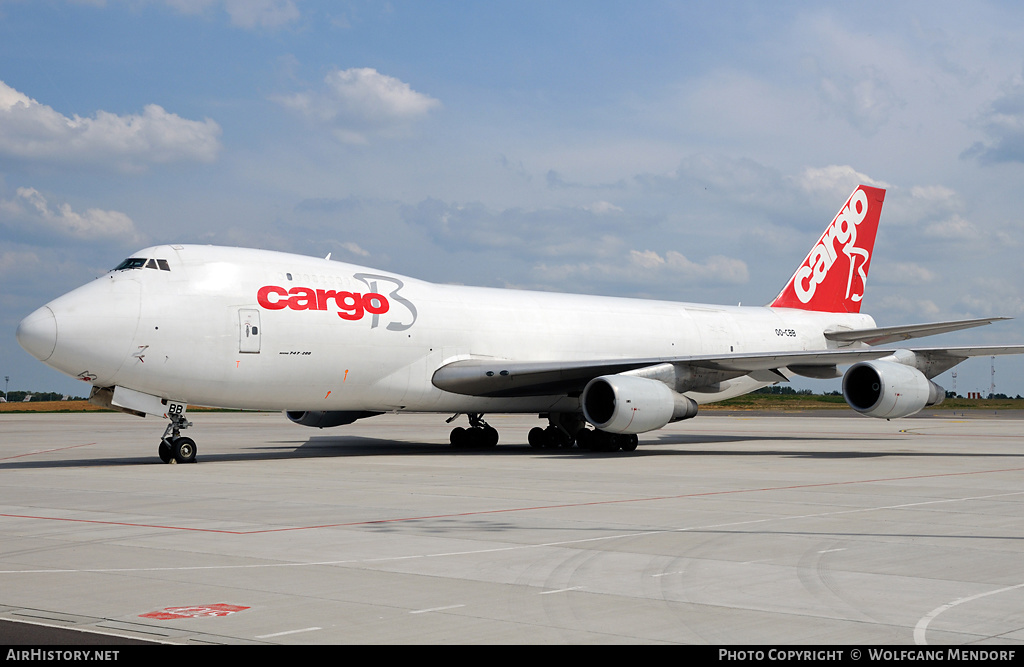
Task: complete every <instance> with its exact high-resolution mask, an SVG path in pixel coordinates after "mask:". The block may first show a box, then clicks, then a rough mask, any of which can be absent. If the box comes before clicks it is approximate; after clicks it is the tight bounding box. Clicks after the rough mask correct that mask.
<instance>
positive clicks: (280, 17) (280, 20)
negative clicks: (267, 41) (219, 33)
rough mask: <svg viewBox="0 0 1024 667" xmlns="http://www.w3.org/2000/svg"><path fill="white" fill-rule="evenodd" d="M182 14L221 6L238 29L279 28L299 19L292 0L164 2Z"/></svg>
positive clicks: (199, 12)
mask: <svg viewBox="0 0 1024 667" xmlns="http://www.w3.org/2000/svg"><path fill="white" fill-rule="evenodd" d="M166 2H167V4H168V5H170V6H171V7H173V8H174V9H176V10H178V11H179V12H181V13H183V14H202V13H203V12H205V11H207V10H208V9H210V8H211V7H214V6H217V5H221V6H223V8H224V11H225V12H227V14H228V16H229V17H230V18H231V24H232V25H234V26H237V27H239V28H245V29H247V30H252V29H254V28H280V27H281V26H284V25H287V24H289V23H292V22H294V21H298V20H299V18H300V14H299V9H298V7H296V5H295V2H294V0H166Z"/></svg>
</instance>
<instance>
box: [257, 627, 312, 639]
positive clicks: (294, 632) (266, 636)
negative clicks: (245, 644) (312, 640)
mask: <svg viewBox="0 0 1024 667" xmlns="http://www.w3.org/2000/svg"><path fill="white" fill-rule="evenodd" d="M314 630H323V628H302V629H301V630H285V631H284V632H275V633H273V634H269V635H256V639H270V638H271V637H283V636H285V635H297V634H298V633H300V632H313V631H314Z"/></svg>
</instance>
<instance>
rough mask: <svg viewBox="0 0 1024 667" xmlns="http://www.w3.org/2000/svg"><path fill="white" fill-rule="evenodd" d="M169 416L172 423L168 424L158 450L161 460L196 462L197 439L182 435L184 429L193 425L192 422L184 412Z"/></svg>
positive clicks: (167, 461) (165, 461)
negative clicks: (186, 417)
mask: <svg viewBox="0 0 1024 667" xmlns="http://www.w3.org/2000/svg"><path fill="white" fill-rule="evenodd" d="M169 418H170V420H171V423H170V424H168V425H167V429H166V430H165V431H164V437H162V438H161V439H160V447H159V449H158V450H157V453H158V454H159V455H160V460H161V461H163V462H164V463H195V462H196V441H195V440H193V439H192V438H186V437H184V436H182V435H181V431H182V429H186V428H188V427H189V426H191V425H192V422H190V421H188V420H187V419H185V415H184V414H174V415H170V416H169Z"/></svg>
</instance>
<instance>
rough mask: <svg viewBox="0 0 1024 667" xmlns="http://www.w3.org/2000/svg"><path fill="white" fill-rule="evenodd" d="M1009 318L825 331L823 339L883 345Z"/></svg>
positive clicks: (986, 318)
mask: <svg viewBox="0 0 1024 667" xmlns="http://www.w3.org/2000/svg"><path fill="white" fill-rule="evenodd" d="M1008 319H1011V318H1009V317H985V318H981V319H976V320H954V321H949V322H931V323H928V324H905V325H901V326H896V327H878V328H875V329H854V330H852V331H826V332H825V338H827V339H828V340H832V341H836V342H837V343H866V344H868V345H884V344H885V343H895V342H898V341H901V340H908V339H910V338H920V337H922V336H934V335H936V334H942V333H949V332H950V331H959V330H960V329H970V328H972V327H980V326H984V325H986V324H991V323H992V322H998V321H1000V320H1008Z"/></svg>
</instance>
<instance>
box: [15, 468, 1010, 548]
mask: <svg viewBox="0 0 1024 667" xmlns="http://www.w3.org/2000/svg"><path fill="white" fill-rule="evenodd" d="M1022 470H1024V468H998V469H995V470H975V471H972V472H949V473H941V474H935V475H907V476H904V477H880V478H877V479H856V480H849V481H846V482H822V483H820V484H794V485H792V486H768V487H763V488H754V489H733V490H731V491H704V492H701V493H683V494H679V495H675V496H650V497H647V498H622V499H619V500H594V501H591V502H586V503H564V504H561V505H537V506H533V507H509V508H506V509H499V510H480V511H475V512H456V513H452V514H431V515H424V516H410V517H399V518H395V519H370V520H366V521H351V522H347V523H324V524H317V525H312V526H293V527H291V528H264V529H260V530H225V529H219V528H190V527H188V526H165V525H162V524H148V523H132V522H127V521H100V520H97V519H70V518H65V517H56V516H36V515H29V514H0V517H4V518H9V519H38V520H41V521H67V522H72V523H93V524H98V525H105V526H128V527H132V528H160V529H164V530H183V531H190V532H197V533H220V534H223V535H261V534H264V533H283V532H287V531H292V530H315V529H319V528H349V527H352V526H372V525H375V524H383V523H402V522H406V521H425V520H428V519H451V518H456V517H466V516H483V515H486V514H507V513H509V512H533V511H537V510H551V509H566V508H571V507H592V506H596V505H619V504H623V503H642V502H652V501H659V500H680V499H683V498H702V497H708V496H723V495H734V494H737V493H758V492H761V491H791V490H794V489H814V488H821V487H826V486H849V485H851V484H873V483H877V482H899V481H904V480H910V479H937V478H941V477H961V476H964V475H987V474H990V473H997V472H1020V471H1022Z"/></svg>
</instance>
